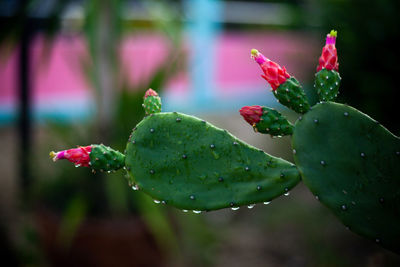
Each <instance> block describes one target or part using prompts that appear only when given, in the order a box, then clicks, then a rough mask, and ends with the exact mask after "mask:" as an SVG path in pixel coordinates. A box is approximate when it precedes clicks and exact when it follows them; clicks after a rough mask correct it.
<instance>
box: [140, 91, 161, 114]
mask: <svg viewBox="0 0 400 267" xmlns="http://www.w3.org/2000/svg"><path fill="white" fill-rule="evenodd" d="M143 108H144V111H145V112H146V114H147V115H149V114H154V113H159V112H161V98H160V97H159V96H158V95H157V96H153V95H150V96H147V97H146V98H145V99H144V100H143Z"/></svg>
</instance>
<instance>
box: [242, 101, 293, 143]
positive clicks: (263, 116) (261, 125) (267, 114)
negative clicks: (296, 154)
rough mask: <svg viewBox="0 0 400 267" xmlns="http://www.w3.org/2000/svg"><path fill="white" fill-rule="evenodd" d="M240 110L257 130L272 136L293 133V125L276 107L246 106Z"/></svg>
mask: <svg viewBox="0 0 400 267" xmlns="http://www.w3.org/2000/svg"><path fill="white" fill-rule="evenodd" d="M239 112H240V115H242V116H243V118H244V119H245V120H246V121H247V122H248V123H249V124H250V125H251V126H253V129H254V131H256V132H259V133H265V134H270V135H271V136H283V135H290V134H292V133H293V125H292V124H291V123H290V122H289V121H288V120H287V119H286V118H285V116H283V115H282V114H280V113H279V112H278V111H276V110H275V109H272V108H268V107H262V106H250V107H249V106H245V107H242V108H241V109H240V110H239Z"/></svg>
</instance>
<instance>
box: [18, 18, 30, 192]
mask: <svg viewBox="0 0 400 267" xmlns="http://www.w3.org/2000/svg"><path fill="white" fill-rule="evenodd" d="M30 24H31V22H30V20H29V18H28V16H27V14H25V15H24V18H23V24H22V32H21V40H20V46H19V64H18V67H17V68H18V74H19V75H18V76H19V77H18V82H19V83H18V86H19V117H18V118H19V121H18V132H19V155H18V157H19V162H20V173H19V176H20V185H21V194H23V195H22V198H25V197H27V193H28V189H29V186H30V184H31V176H30V165H29V155H30V153H31V137H32V135H31V121H30V119H31V71H30V64H31V63H30V59H31V57H30V56H31V55H30V54H31V53H30V52H31V51H30V48H31V40H32V26H31V25H30Z"/></svg>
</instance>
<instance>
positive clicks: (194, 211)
mask: <svg viewBox="0 0 400 267" xmlns="http://www.w3.org/2000/svg"><path fill="white" fill-rule="evenodd" d="M193 213H196V214H199V213H201V210H193Z"/></svg>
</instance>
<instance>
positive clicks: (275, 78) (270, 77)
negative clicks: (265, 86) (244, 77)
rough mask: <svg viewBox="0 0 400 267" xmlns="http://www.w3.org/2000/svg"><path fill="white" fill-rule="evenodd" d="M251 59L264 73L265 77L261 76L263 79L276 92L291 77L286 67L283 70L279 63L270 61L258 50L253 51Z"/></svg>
mask: <svg viewBox="0 0 400 267" xmlns="http://www.w3.org/2000/svg"><path fill="white" fill-rule="evenodd" d="M251 57H252V58H253V59H254V60H255V61H256V62H257V63H258V64H259V65H260V67H261V69H262V70H263V72H264V75H261V77H263V78H264V79H265V80H266V81H267V82H268V83H269V84H270V85H271V87H272V90H276V89H277V88H278V87H279V85H281V84H282V83H284V82H285V81H286V80H287V79H288V78H290V75H289V73H287V71H286V69H285V67H283V68H282V67H281V66H279V65H278V64H277V63H275V62H273V61H271V60H269V59H268V58H266V57H265V56H264V55H263V54H261V53H260V52H258V50H256V49H252V50H251Z"/></svg>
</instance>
